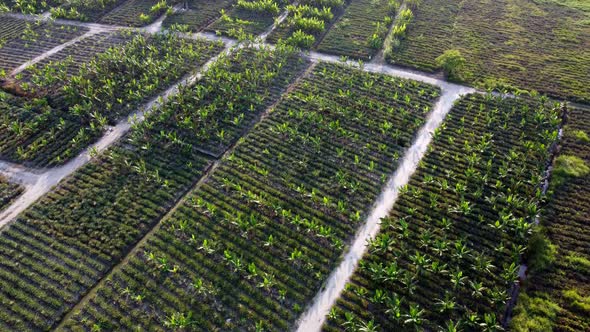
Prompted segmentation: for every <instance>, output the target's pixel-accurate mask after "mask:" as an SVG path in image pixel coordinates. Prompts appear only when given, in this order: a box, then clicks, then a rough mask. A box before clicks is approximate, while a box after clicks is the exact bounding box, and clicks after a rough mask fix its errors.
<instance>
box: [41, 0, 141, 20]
mask: <svg viewBox="0 0 590 332" xmlns="http://www.w3.org/2000/svg"><path fill="white" fill-rule="evenodd" d="M123 3H125V0H102V1H87V0H70V1H68V2H67V3H65V4H63V5H61V6H59V7H54V8H52V9H51V17H53V18H63V19H70V20H79V21H84V22H97V21H98V20H100V19H101V18H102V17H103V16H104V15H106V14H108V13H109V12H111V11H112V10H113V9H115V8H117V6H120V5H122V4H123ZM138 15H139V13H138Z"/></svg>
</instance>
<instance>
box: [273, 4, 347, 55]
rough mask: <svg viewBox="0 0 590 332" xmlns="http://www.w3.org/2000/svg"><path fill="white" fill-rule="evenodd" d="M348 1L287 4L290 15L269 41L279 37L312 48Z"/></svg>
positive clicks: (290, 42) (275, 40) (295, 44)
mask: <svg viewBox="0 0 590 332" xmlns="http://www.w3.org/2000/svg"><path fill="white" fill-rule="evenodd" d="M347 4H348V3H347V2H345V1H344V0H304V1H299V2H298V3H297V4H294V5H289V6H287V10H288V11H289V16H288V17H287V19H286V20H285V21H283V23H281V24H280V25H279V26H277V27H276V29H275V30H274V31H273V32H272V33H271V34H270V35H269V37H268V41H270V42H277V41H278V40H279V39H283V40H285V41H286V42H287V43H289V44H291V45H294V46H297V47H300V48H303V49H310V48H312V47H313V46H314V45H316V44H317V42H319V40H321V38H322V37H323V35H324V34H325V33H326V31H327V30H328V29H329V27H330V26H331V25H332V23H333V22H334V21H335V17H336V18H337V17H339V16H340V15H341V14H342V12H343V11H344V8H345V7H346V5H347Z"/></svg>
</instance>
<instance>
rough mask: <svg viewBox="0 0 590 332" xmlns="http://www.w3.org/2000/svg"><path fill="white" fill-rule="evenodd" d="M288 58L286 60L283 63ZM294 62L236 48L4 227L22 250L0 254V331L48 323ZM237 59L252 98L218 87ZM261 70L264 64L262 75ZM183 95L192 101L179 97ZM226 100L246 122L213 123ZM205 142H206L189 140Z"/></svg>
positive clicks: (227, 82)
mask: <svg viewBox="0 0 590 332" xmlns="http://www.w3.org/2000/svg"><path fill="white" fill-rule="evenodd" d="M287 60H290V61H289V65H285V66H284V67H283V66H281V64H286V62H287ZM297 63H298V61H293V59H292V58H291V55H290V53H289V52H288V51H285V52H279V51H277V52H275V53H269V52H268V51H248V50H242V51H240V52H238V53H236V54H235V55H233V56H232V57H231V58H227V59H225V60H223V61H221V62H220V63H219V64H218V65H217V67H216V68H214V69H212V70H211V71H209V72H208V74H207V76H206V77H204V79H203V80H204V82H206V83H204V84H203V85H196V86H192V87H186V88H183V90H182V91H181V92H180V93H179V94H178V95H177V96H176V97H174V98H173V99H172V100H170V102H169V103H167V104H166V105H165V106H164V107H163V108H162V109H161V110H160V111H158V112H156V113H153V114H152V115H150V116H149V118H148V119H147V120H146V121H144V122H142V123H141V124H139V123H138V124H136V125H135V126H134V128H133V130H132V131H131V132H130V134H129V135H128V136H126V137H125V138H124V140H123V141H122V142H121V143H120V144H118V145H116V146H114V147H113V148H111V149H110V150H109V151H107V152H106V153H105V154H104V155H103V156H101V157H100V158H97V159H96V160H94V161H93V162H91V163H90V164H88V165H87V166H85V167H84V168H82V169H80V170H79V171H78V172H76V173H75V174H73V175H72V176H71V177H69V178H68V180H67V181H64V182H62V183H61V184H60V185H59V186H58V187H57V188H56V189H55V190H53V191H52V192H51V193H49V194H48V195H46V196H45V197H43V198H42V199H41V200H40V201H38V202H37V203H36V204H34V205H33V206H32V207H31V208H29V209H28V210H27V211H25V212H24V213H23V214H22V216H21V217H19V218H18V220H17V221H15V222H14V223H13V224H11V225H10V227H9V228H8V229H7V230H4V231H3V232H2V233H1V239H0V243H1V245H0V251H1V252H2V255H8V256H11V253H13V252H15V251H18V252H19V256H18V257H11V259H4V258H3V259H2V266H3V269H2V278H3V280H4V281H6V282H3V283H2V286H0V287H1V290H0V291H1V292H2V293H3V294H4V295H5V296H10V297H11V298H12V299H13V300H12V301H13V303H15V302H18V306H16V308H18V309H15V306H13V305H11V304H9V303H8V302H5V301H3V302H2V305H1V306H0V307H1V310H0V315H1V319H0V322H2V324H3V326H2V329H8V330H11V329H18V330H23V329H31V328H32V329H47V328H49V327H51V326H52V325H53V324H54V323H55V320H56V319H59V318H60V317H61V315H63V313H64V311H65V310H67V309H68V307H71V306H72V305H73V304H75V303H76V302H77V300H78V299H79V298H80V296H82V295H83V294H84V293H85V292H86V291H88V289H89V288H90V287H92V285H93V284H94V283H95V282H96V281H97V280H98V279H99V278H100V277H101V275H103V274H104V273H106V272H107V271H108V270H109V269H110V268H111V267H112V266H113V264H115V263H116V262H117V261H119V260H120V259H121V258H122V256H123V255H124V253H125V252H126V250H128V249H129V247H130V246H131V245H133V244H134V243H135V242H137V241H138V240H139V239H140V238H141V237H142V236H143V235H145V233H146V232H147V231H148V230H149V229H150V226H151V225H153V224H154V223H155V222H157V221H158V220H159V218H160V217H161V216H162V215H163V214H164V213H165V212H166V211H167V210H168V209H170V207H171V206H173V205H174V204H175V201H177V200H178V198H179V197H180V196H182V194H183V192H185V191H186V190H187V189H188V188H190V187H191V186H192V185H194V183H195V182H196V181H198V179H199V177H200V176H201V175H202V174H203V172H204V171H205V170H206V169H207V168H208V167H209V166H210V164H211V162H212V160H213V159H212V157H211V156H209V155H207V154H204V153H202V152H200V150H205V149H207V148H208V147H207V144H210V145H211V146H212V147H218V146H219V144H218V142H219V141H221V142H220V143H223V144H226V146H227V145H228V144H231V142H232V140H233V141H235V140H236V139H237V137H236V136H235V135H232V134H231V133H232V132H236V131H237V130H239V129H241V128H245V127H247V126H248V125H249V124H251V123H250V122H251V119H252V118H251V117H246V116H245V115H246V113H248V114H252V113H257V112H258V113H259V112H260V111H262V110H263V109H264V107H265V105H266V103H268V102H271V101H272V98H273V96H274V97H276V96H277V94H279V93H280V87H281V86H283V87H284V86H285V85H286V84H288V82H289V80H290V78H292V77H293V75H294V74H295V73H296V72H297V70H299V69H298V68H299V67H300V66H299V67H298V66H297ZM301 64H303V63H301ZM241 66H247V67H248V68H251V70H252V72H250V74H252V75H255V76H253V77H258V79H257V80H253V81H251V85H250V86H248V87H246V86H244V87H243V88H244V90H243V91H242V92H244V93H246V92H247V91H250V92H251V98H250V99H242V96H241V95H237V94H236V93H237V92H233V93H234V95H231V93H232V91H236V90H233V89H229V90H227V91H228V93H227V94H222V91H225V90H223V88H228V87H235V84H237V83H238V82H241V79H242V77H243V75H247V74H246V73H242V72H239V71H238V72H233V71H234V70H238V68H240V67H241ZM266 66H271V67H270V68H272V69H270V68H268V67H266ZM256 68H258V71H257V70H256ZM265 68H268V69H269V71H267V72H266V73H265V75H258V74H260V72H259V71H260V70H262V69H265ZM232 83H233V84H234V86H232V85H231V84H232ZM271 86H272V89H271ZM255 92H257V93H255ZM260 96H266V97H264V98H259V97H260ZM186 100H191V101H193V102H194V103H197V104H191V103H183V102H182V101H186ZM228 104H233V105H235V111H234V114H235V117H236V118H238V119H244V120H243V121H242V122H238V123H234V122H230V121H228V122H224V123H218V124H215V120H217V117H216V116H214V115H215V109H216V108H219V107H223V106H224V105H228ZM179 105H180V106H179ZM193 107H195V108H193ZM199 111H201V112H209V111H210V112H211V117H210V119H209V120H208V121H204V122H202V123H197V122H193V123H190V122H189V121H179V122H174V123H176V124H175V125H174V126H171V125H170V124H171V119H176V118H177V117H184V118H186V119H191V117H190V116H191V115H192V116H194V117H193V118H192V119H194V120H197V119H200V117H199V115H200V114H202V113H200V112H199ZM217 112H219V111H217ZM203 120H205V119H203ZM248 121H250V122H248ZM182 123H184V125H183V124H182ZM209 128H215V129H219V130H224V129H226V130H227V132H228V136H227V137H225V139H224V140H221V139H220V138H211V136H214V137H215V134H216V132H209V130H211V131H212V130H213V129H209ZM189 134H190V135H193V137H192V139H191V137H188V136H187V135H189ZM201 140H202V141H203V142H205V143H203V144H202V145H197V146H192V145H191V144H189V143H188V142H200V141H201ZM209 142H210V143H209ZM8 256H6V257H8ZM17 267H18V268H17ZM41 276H42V277H41ZM64 276H67V277H66V278H64ZM9 285H10V286H9ZM31 287H34V288H36V289H37V291H32V289H33V288H31ZM35 294H36V295H35ZM4 298H6V297H4ZM35 298H36V299H35Z"/></svg>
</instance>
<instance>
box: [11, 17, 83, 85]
mask: <svg viewBox="0 0 590 332" xmlns="http://www.w3.org/2000/svg"><path fill="white" fill-rule="evenodd" d="M0 15H1V14H0ZM4 19H5V17H3V16H0V20H4ZM8 20H9V21H8V22H10V23H9V24H11V25H12V24H15V25H16V26H15V27H14V31H12V32H10V34H8V33H7V34H6V35H5V36H6V37H4V36H2V37H0V38H2V39H4V38H5V39H4V41H3V42H0V85H5V83H4V82H3V81H4V80H5V79H6V77H7V76H9V75H10V74H11V72H12V71H13V70H15V69H16V68H18V67H19V66H20V65H22V64H24V63H26V62H27V61H29V60H32V59H34V58H36V57H38V56H40V55H42V54H43V53H45V52H47V51H49V50H51V49H53V48H54V47H56V46H59V45H61V44H63V43H65V42H67V41H69V40H71V39H74V38H76V37H79V36H81V35H83V34H84V33H86V32H88V29H86V28H83V27H74V26H67V25H59V24H56V23H51V22H42V21H35V22H27V21H24V20H20V21H21V22H22V23H12V19H8Z"/></svg>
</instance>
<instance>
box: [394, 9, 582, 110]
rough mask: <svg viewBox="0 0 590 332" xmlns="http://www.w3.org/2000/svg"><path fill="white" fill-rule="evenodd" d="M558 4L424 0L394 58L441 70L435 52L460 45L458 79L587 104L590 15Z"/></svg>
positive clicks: (479, 84)
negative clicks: (589, 18) (518, 89)
mask: <svg viewBox="0 0 590 332" xmlns="http://www.w3.org/2000/svg"><path fill="white" fill-rule="evenodd" d="M559 2H560V1H524V0H501V1H495V2H494V5H490V4H489V2H488V1H483V0H476V1H449V0H425V1H423V2H422V3H421V4H420V5H419V6H418V8H417V9H416V10H415V11H414V14H415V17H414V20H413V21H412V22H411V23H410V24H409V25H408V26H407V36H406V37H405V39H404V40H402V42H401V44H400V45H399V48H398V49H397V50H395V51H394V52H393V53H392V55H391V59H390V61H392V62H393V63H396V64H400V65H403V66H410V67H414V68H418V69H421V70H427V71H435V70H437V67H438V66H437V63H436V58H437V57H438V56H440V55H442V54H443V53H444V52H445V51H446V50H450V49H456V50H459V51H460V52H461V54H462V55H463V56H464V58H465V65H464V67H463V68H462V69H461V70H460V72H459V74H458V77H456V78H455V79H457V80H460V81H464V82H468V83H470V84H475V85H477V86H480V87H483V88H498V89H500V90H503V89H516V88H520V89H527V90H530V89H535V90H537V91H540V92H543V93H546V94H549V95H551V96H555V97H558V98H565V99H572V100H577V101H584V102H588V101H590V91H589V89H588V86H589V85H590V75H588V73H589V72H590V25H588V24H587V23H586V22H588V14H587V12H584V11H582V10H581V9H578V8H576V7H575V6H566V5H562V4H559Z"/></svg>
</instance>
